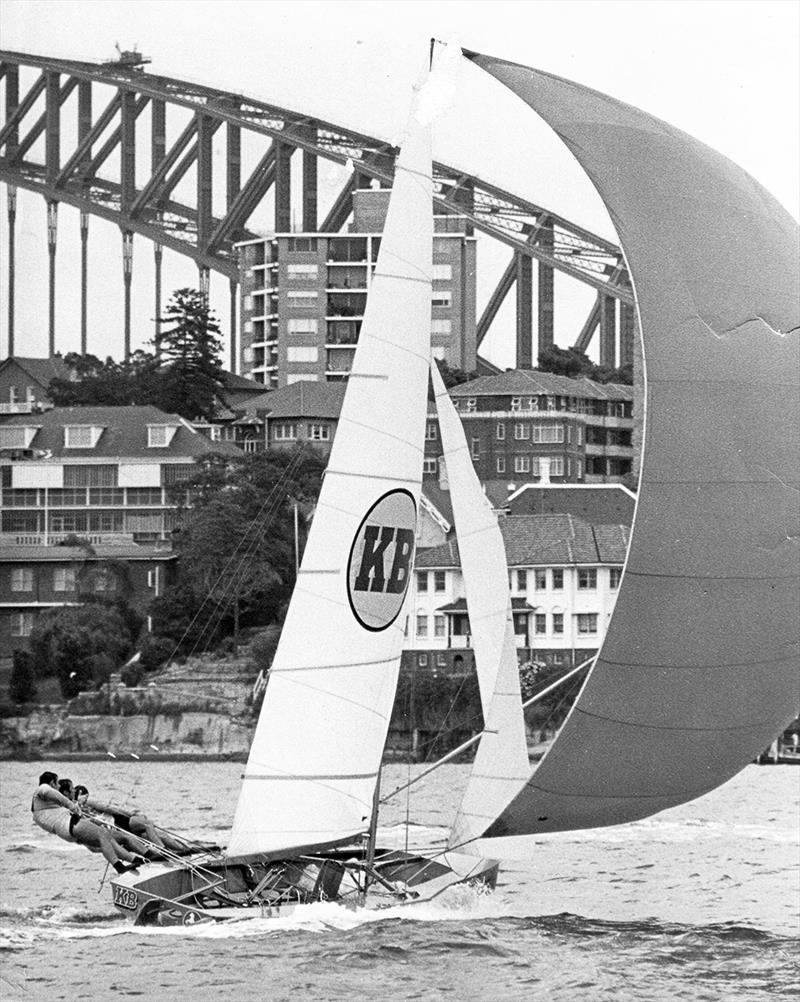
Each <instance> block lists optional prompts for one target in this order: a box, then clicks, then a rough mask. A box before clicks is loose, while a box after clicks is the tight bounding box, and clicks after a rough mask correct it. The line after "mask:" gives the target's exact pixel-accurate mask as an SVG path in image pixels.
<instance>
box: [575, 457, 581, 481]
mask: <svg viewBox="0 0 800 1002" xmlns="http://www.w3.org/2000/svg"><path fill="white" fill-rule="evenodd" d="M575 476H576V477H577V479H578V480H583V463H582V462H581V460H580V459H576V460H575Z"/></svg>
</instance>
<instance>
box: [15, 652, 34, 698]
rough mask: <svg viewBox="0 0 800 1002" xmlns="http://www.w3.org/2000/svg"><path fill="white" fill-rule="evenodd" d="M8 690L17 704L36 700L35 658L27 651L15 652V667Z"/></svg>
mask: <svg viewBox="0 0 800 1002" xmlns="http://www.w3.org/2000/svg"><path fill="white" fill-rule="evenodd" d="M8 690H9V695H10V696H11V698H12V700H13V701H14V702H15V703H32V702H33V701H34V700H35V699H36V675H35V673H34V670H33V658H32V657H31V656H30V654H29V653H28V652H27V651H14V666H13V668H12V669H11V678H10V679H9V681H8Z"/></svg>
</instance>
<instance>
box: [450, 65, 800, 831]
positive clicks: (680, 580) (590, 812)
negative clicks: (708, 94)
mask: <svg viewBox="0 0 800 1002" xmlns="http://www.w3.org/2000/svg"><path fill="white" fill-rule="evenodd" d="M467 55H468V58H470V59H471V60H472V61H473V62H475V63H476V64H477V65H479V66H481V67H482V68H483V69H484V70H486V71H487V72H488V73H490V74H491V75H493V76H494V77H495V78H497V79H498V80H499V81H501V82H502V83H504V84H505V85H506V86H507V87H509V88H510V89H511V90H512V91H513V92H514V93H516V94H517V95H518V96H519V97H520V98H521V99H522V101H524V102H526V103H527V104H528V105H530V107H531V108H532V109H533V110H534V111H536V112H537V113H538V114H539V115H540V116H541V117H542V118H543V119H544V120H545V121H546V122H547V123H548V124H549V125H550V126H551V127H552V128H553V129H554V130H555V132H556V133H557V134H558V135H559V136H560V138H561V139H562V140H563V141H564V142H565V144H566V145H567V147H568V148H569V149H570V150H571V152H572V153H573V155H574V156H575V158H576V159H577V160H578V162H579V163H580V164H581V166H582V167H583V168H584V169H585V170H586V172H587V174H588V175H589V178H590V179H591V180H592V182H593V183H594V185H595V187H596V188H597V190H598V192H599V194H600V196H601V198H602V199H603V202H604V203H605V205H606V207H607V209H608V211H609V213H610V215H611V218H612V220H613V222H614V224H615V226H616V227H617V231H618V236H619V240H620V243H621V245H622V248H623V252H624V255H625V261H626V263H627V266H628V269H629V273H630V275H631V280H632V283H633V287H634V293H635V298H636V305H637V310H638V318H639V324H640V333H641V338H642V346H643V354H644V360H645V369H646V383H645V388H644V411H645V428H644V442H643V449H642V470H641V482H640V489H639V496H638V500H637V506H636V513H635V519H634V527H633V533H632V538H631V543H630V548H629V553H628V558H627V561H626V565H625V572H624V575H623V580H622V583H621V586H620V590H619V593H618V598H617V602H616V607H615V611H614V615H613V617H612V620H611V623H610V624H609V627H608V630H607V633H606V639H605V642H604V644H603V647H602V649H601V651H600V653H599V656H598V658H597V660H596V662H595V664H594V666H593V668H592V670H591V672H590V673H589V675H588V676H587V679H586V681H585V683H584V686H583V688H582V689H581V692H580V694H579V696H578V698H577V701H576V704H575V706H574V708H573V710H572V711H571V713H570V715H569V716H568V717H567V720H566V721H565V723H564V725H563V727H562V729H561V731H560V733H559V735H558V737H557V739H556V741H555V742H554V744H553V745H552V746H551V748H550V749H549V751H548V752H547V754H546V755H545V757H544V758H543V760H542V761H541V763H540V764H539V766H538V768H537V769H536V771H535V773H534V775H533V778H532V780H531V782H530V783H528V784H526V786H525V787H524V788H523V789H522V790H521V791H520V792H519V793H518V794H517V795H516V797H515V798H514V799H513V801H511V802H510V803H509V805H508V806H507V808H506V809H505V810H504V811H503V813H502V814H501V815H500V817H499V818H498V819H497V821H496V822H495V823H494V824H493V825H492V826H490V828H489V829H488V831H487V833H486V834H487V836H488V837H501V836H509V835H511V836H514V835H524V834H538V833H544V832H554V831H566V830H570V829H579V828H590V827H598V826H602V825H610V824H618V823H622V822H625V821H633V820H638V819H639V818H642V817H646V816H648V815H649V814H652V813H656V812H657V811H659V810H663V809H665V808H667V807H672V806H675V805H677V804H680V803H682V802H684V801H686V800H690V799H692V798H694V797H696V796H699V795H701V794H703V793H705V792H708V791H709V790H711V789H713V788H714V787H715V786H718V785H720V784H721V783H724V782H725V781H726V780H728V779H730V778H731V776H733V775H734V774H735V773H736V772H738V771H739V770H740V769H741V768H742V767H744V766H745V765H746V764H747V763H748V762H750V761H752V760H753V759H754V758H755V757H756V755H758V754H759V753H760V752H761V751H762V750H763V749H764V748H765V747H766V746H767V745H768V744H769V743H770V741H771V740H772V738H773V737H774V736H775V734H777V733H779V732H780V731H781V730H782V729H783V727H785V726H786V724H787V723H788V722H789V721H790V720H791V719H792V717H793V716H794V715H795V714H796V713H797V711H798V708H800V684H798V663H799V658H798V651H800V646H799V645H798V640H799V638H798V616H797V609H798V608H800V588H799V587H798V570H800V547H798V545H797V540H798V538H800V517H799V514H798V500H799V499H800V492H799V491H798V486H799V485H800V438H799V437H798V436H797V434H796V432H795V430H794V429H796V428H797V427H798V426H800V414H799V413H798V410H799V407H798V402H799V401H800V371H799V367H798V361H799V360H800V339H798V327H799V326H800V323H799V321H800V317H798V304H800V281H799V276H800V269H798V267H797V264H798V257H799V255H800V242H799V241H798V227H797V224H796V223H795V222H794V220H792V219H791V217H790V216H789V214H788V213H787V212H786V211H785V210H784V209H783V208H782V207H781V206H780V205H779V204H778V203H777V202H776V201H775V199H774V198H773V197H772V196H771V195H769V193H768V192H766V191H765V190H764V189H763V188H762V187H761V186H760V185H759V184H758V183H757V182H755V181H754V180H753V179H752V178H751V177H749V176H748V175H747V174H745V173H744V171H742V170H741V169H740V168H738V167H737V166H736V165H734V164H732V163H731V162H730V161H729V160H727V159H726V158H724V157H723V156H721V155H720V154H719V153H717V152H715V151H714V150H712V149H710V148H709V147H707V146H705V145H704V144H702V143H700V142H698V141H697V140H695V139H692V138H691V137H690V136H687V135H686V134H685V133H683V132H681V131H680V130H678V129H675V128H673V127H672V126H670V125H668V124H667V123H665V122H661V121H659V120H657V119H655V118H653V117H652V116H650V115H647V114H646V113H644V112H642V111H639V110H638V109H636V108H632V107H630V106H629V105H626V104H624V103H623V102H621V101H617V100H615V99H613V98H610V97H608V96H606V95H604V94H600V93H598V92H597V91H593V90H590V89H589V88H586V87H582V86H580V85H578V84H574V83H571V82H570V81H566V80H562V79H561V78H559V77H555V76H553V75H552V74H548V73H542V72H539V71H537V70H533V69H530V68H529V67H525V66H519V65H517V64H513V63H509V62H506V61H504V60H499V59H495V58H493V57H490V56H485V55H481V54H479V53H467Z"/></svg>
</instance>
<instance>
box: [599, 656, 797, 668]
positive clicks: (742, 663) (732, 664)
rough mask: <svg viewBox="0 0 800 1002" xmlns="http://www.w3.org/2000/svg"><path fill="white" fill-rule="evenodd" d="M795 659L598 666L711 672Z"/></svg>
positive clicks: (603, 660) (605, 662)
mask: <svg viewBox="0 0 800 1002" xmlns="http://www.w3.org/2000/svg"><path fill="white" fill-rule="evenodd" d="M796 658H797V655H796V654H787V655H786V656H785V657H782V658H769V659H768V660H766V661H764V660H759V661H726V662H725V663H724V664H702V665H679V664H671V663H666V662H645V663H642V662H640V661H636V662H632V661H612V660H611V659H610V658H606V657H602V658H598V661H597V663H598V666H600V665H610V666H611V667H612V668H644V669H647V668H668V669H675V670H676V671H706V670H713V669H715V668H751V667H753V668H755V667H756V666H757V665H780V664H784V663H786V662H794V661H795V660H796Z"/></svg>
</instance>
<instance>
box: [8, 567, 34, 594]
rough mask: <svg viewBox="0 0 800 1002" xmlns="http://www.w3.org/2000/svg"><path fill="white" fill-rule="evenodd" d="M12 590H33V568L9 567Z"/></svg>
mask: <svg viewBox="0 0 800 1002" xmlns="http://www.w3.org/2000/svg"><path fill="white" fill-rule="evenodd" d="M11 590H12V591H33V569H32V568H31V567H13V568H12V569H11Z"/></svg>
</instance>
